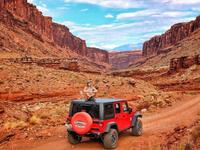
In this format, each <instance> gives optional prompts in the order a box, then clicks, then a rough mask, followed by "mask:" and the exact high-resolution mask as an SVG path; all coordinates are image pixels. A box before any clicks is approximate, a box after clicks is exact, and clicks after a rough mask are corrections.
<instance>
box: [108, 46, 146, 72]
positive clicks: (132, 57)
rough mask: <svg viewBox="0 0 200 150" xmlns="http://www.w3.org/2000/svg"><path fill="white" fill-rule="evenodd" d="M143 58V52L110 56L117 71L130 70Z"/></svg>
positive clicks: (116, 53)
mask: <svg viewBox="0 0 200 150" xmlns="http://www.w3.org/2000/svg"><path fill="white" fill-rule="evenodd" d="M141 57H142V51H140V50H136V51H126V52H111V53H110V54H109V61H110V64H111V65H112V66H113V68H115V69H124V68H128V67H129V65H131V64H133V63H134V62H135V61H136V60H137V59H139V58H141Z"/></svg>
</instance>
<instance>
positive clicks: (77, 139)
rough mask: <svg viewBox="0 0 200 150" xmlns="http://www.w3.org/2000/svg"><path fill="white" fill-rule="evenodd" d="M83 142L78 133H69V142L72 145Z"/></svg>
mask: <svg viewBox="0 0 200 150" xmlns="http://www.w3.org/2000/svg"><path fill="white" fill-rule="evenodd" d="M81 140H82V137H81V136H79V135H77V134H76V133H72V132H68V141H69V143H71V144H78V143H80V142H81Z"/></svg>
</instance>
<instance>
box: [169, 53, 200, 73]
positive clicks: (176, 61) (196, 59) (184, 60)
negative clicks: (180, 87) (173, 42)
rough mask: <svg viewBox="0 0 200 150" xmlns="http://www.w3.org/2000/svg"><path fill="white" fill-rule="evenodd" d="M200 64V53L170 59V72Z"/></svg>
mask: <svg viewBox="0 0 200 150" xmlns="http://www.w3.org/2000/svg"><path fill="white" fill-rule="evenodd" d="M195 64H196V65H200V55H195V56H192V57H188V56H185V57H180V58H173V59H171V61H170V70H169V72H176V71H178V70H180V69H185V68H189V67H191V66H193V65H195Z"/></svg>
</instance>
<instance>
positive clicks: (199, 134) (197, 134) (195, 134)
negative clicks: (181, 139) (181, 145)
mask: <svg viewBox="0 0 200 150" xmlns="http://www.w3.org/2000/svg"><path fill="white" fill-rule="evenodd" d="M198 138H200V125H198V126H197V127H195V128H194V129H193V130H192V133H191V140H192V141H193V142H194V143H195V142H196V141H197V139H198Z"/></svg>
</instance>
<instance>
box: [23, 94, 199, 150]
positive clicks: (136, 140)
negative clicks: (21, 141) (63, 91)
mask: <svg viewBox="0 0 200 150" xmlns="http://www.w3.org/2000/svg"><path fill="white" fill-rule="evenodd" d="M199 111H200V96H198V97H196V98H193V99H189V100H186V101H182V102H179V103H177V104H176V105H174V106H172V107H170V108H166V109H162V110H161V111H159V112H157V113H154V114H146V115H144V117H143V118H142V121H143V124H144V135H143V136H141V137H133V136H131V135H130V134H129V132H128V131H127V132H125V133H123V134H122V135H120V138H119V143H118V149H126V150H129V149H130V150H135V149H136V150H137V149H138V150H144V149H152V148H153V149H155V147H157V146H159V144H160V143H159V142H160V140H161V139H162V137H163V134H166V133H168V132H170V131H171V130H173V129H174V128H175V127H177V126H187V125H190V124H191V123H192V122H193V121H194V120H195V119H197V117H198V115H197V113H198V112H199ZM60 130H61V132H65V129H64V128H63V127H62V129H60ZM25 149H26V148H25ZM27 149H30V147H29V148H27ZM50 149H52V150H67V149H75V150H79V149H82V150H87V149H93V150H94V149H103V146H102V144H101V143H100V142H96V141H94V142H93V141H88V140H85V141H83V142H82V143H81V144H78V145H76V146H72V145H70V144H69V143H68V141H67V140H66V139H65V138H60V139H54V140H48V141H45V142H42V143H41V142H38V143H35V144H34V147H32V148H31V150H50Z"/></svg>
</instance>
